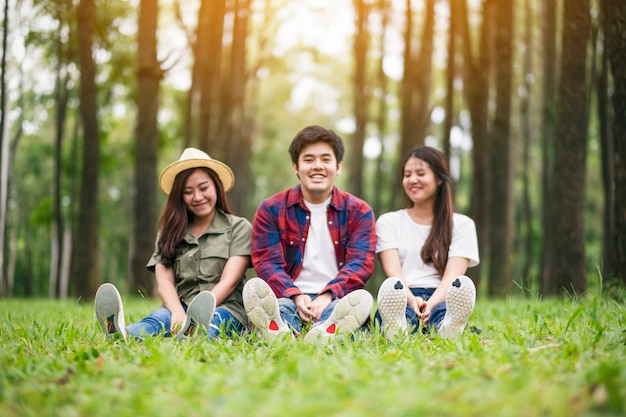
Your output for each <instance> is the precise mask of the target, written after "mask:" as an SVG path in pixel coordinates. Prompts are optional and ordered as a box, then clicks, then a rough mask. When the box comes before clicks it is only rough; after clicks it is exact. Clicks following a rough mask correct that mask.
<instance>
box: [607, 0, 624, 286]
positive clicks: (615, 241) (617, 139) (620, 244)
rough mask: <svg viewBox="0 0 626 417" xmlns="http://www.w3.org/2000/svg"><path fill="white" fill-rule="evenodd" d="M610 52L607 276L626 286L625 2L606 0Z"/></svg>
mask: <svg viewBox="0 0 626 417" xmlns="http://www.w3.org/2000/svg"><path fill="white" fill-rule="evenodd" d="M607 10H608V11H609V13H608V15H607V17H608V28H609V30H608V42H607V44H608V55H609V60H610V62H611V74H612V75H613V90H614V91H613V109H614V113H615V115H619V116H617V117H615V120H614V121H613V146H614V148H615V159H614V161H615V165H614V175H615V177H614V184H615V200H614V207H615V209H614V215H615V220H614V228H615V229H614V232H613V236H612V248H611V250H612V253H613V256H612V259H611V271H610V275H609V277H607V279H616V280H617V281H618V282H621V284H622V285H626V186H624V184H626V118H624V116H623V115H624V114H626V2H624V1H622V0H607Z"/></svg>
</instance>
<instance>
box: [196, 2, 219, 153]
mask: <svg viewBox="0 0 626 417" xmlns="http://www.w3.org/2000/svg"><path fill="white" fill-rule="evenodd" d="M225 10H226V0H202V5H201V7H200V15H199V18H198V36H197V38H196V39H197V49H196V60H199V66H198V70H199V71H198V76H199V77H200V80H198V81H199V82H198V84H199V85H198V87H199V91H200V109H199V112H198V114H199V116H200V117H199V120H198V146H199V147H200V148H201V149H203V150H204V151H206V152H207V153H208V154H209V155H211V156H212V157H213V158H216V159H221V160H223V159H224V151H223V149H224V148H223V146H220V145H223V143H219V142H218V141H215V139H214V138H215V133H216V132H217V115H218V114H219V96H220V89H219V86H220V77H221V65H222V32H223V28H224V13H225ZM212 138H213V140H212ZM212 142H214V143H212Z"/></svg>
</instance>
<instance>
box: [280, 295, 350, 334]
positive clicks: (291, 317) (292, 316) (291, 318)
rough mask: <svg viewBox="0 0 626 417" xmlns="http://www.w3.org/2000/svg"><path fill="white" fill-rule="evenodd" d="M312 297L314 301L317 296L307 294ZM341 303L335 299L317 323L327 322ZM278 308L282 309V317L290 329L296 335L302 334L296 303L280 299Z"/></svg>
mask: <svg viewBox="0 0 626 417" xmlns="http://www.w3.org/2000/svg"><path fill="white" fill-rule="evenodd" d="M306 295H308V296H309V297H311V299H312V300H315V297H317V294H306ZM338 302H339V298H336V299H334V300H333V301H332V302H331V303H330V304H329V305H328V307H326V309H324V311H323V312H322V315H321V317H320V319H319V320H318V321H317V323H321V322H323V321H324V320H327V319H328V318H329V317H330V315H331V314H332V312H333V310H334V309H335V306H336V305H337V303H338ZM278 307H279V308H280V317H281V318H282V319H283V320H284V321H285V323H287V325H288V326H289V327H291V329H292V330H293V331H294V333H296V334H300V333H302V319H301V318H300V316H299V315H298V308H297V307H296V303H295V302H294V301H293V300H292V299H291V298H279V299H278Z"/></svg>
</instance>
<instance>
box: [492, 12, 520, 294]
mask: <svg viewBox="0 0 626 417" xmlns="http://www.w3.org/2000/svg"><path fill="white" fill-rule="evenodd" d="M514 3H515V2H514V1H511V2H502V1H500V2H496V5H495V34H494V35H495V71H496V74H495V87H496V110H495V117H494V121H493V131H492V132H491V135H490V140H489V143H490V145H491V146H490V147H489V157H490V163H491V164H490V165H491V174H492V175H491V189H490V202H489V205H490V210H489V214H490V222H491V229H490V237H489V243H490V245H491V246H490V247H491V250H490V256H489V295H492V296H504V295H507V294H509V293H510V291H511V287H512V285H513V277H512V270H511V255H512V252H513V251H512V249H513V173H514V172H515V168H514V167H515V165H514V161H515V158H514V157H513V156H514V148H513V146H512V145H513V143H512V140H511V133H510V130H511V129H510V124H511V122H510V120H511V96H512V94H511V93H512V91H511V85H512V51H513V9H514Z"/></svg>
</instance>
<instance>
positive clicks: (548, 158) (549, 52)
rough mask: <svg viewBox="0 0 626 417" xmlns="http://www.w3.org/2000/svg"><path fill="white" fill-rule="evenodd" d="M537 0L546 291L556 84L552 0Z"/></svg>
mask: <svg viewBox="0 0 626 417" xmlns="http://www.w3.org/2000/svg"><path fill="white" fill-rule="evenodd" d="M540 4H541V7H542V9H541V26H542V34H543V37H542V46H543V50H542V54H541V58H542V59H541V62H542V67H543V68H542V75H543V82H542V90H543V97H542V112H541V139H542V164H541V165H542V171H541V201H542V206H541V224H542V230H543V244H542V251H541V274H540V291H541V292H542V293H549V292H550V290H549V288H550V287H551V281H552V276H553V273H554V256H555V253H554V249H555V246H554V242H553V239H554V230H553V227H554V218H555V215H554V214H553V213H552V210H553V205H552V204H550V202H551V200H552V188H553V180H554V179H553V178H552V172H553V171H554V141H555V140H554V135H555V132H554V125H555V124H556V123H555V118H556V85H557V65H556V63H557V57H558V54H557V45H556V0H543V1H540Z"/></svg>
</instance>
